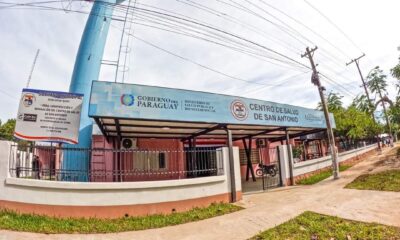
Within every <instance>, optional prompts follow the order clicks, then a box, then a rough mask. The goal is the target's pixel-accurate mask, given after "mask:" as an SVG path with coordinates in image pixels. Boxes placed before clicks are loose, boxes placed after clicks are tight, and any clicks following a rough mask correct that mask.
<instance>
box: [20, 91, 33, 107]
mask: <svg viewBox="0 0 400 240" xmlns="http://www.w3.org/2000/svg"><path fill="white" fill-rule="evenodd" d="M33 102H35V96H34V95H33V94H31V93H26V94H24V96H23V97H22V103H23V104H24V106H25V107H30V106H31V105H32V104H33Z"/></svg>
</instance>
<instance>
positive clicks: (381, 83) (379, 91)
mask: <svg viewBox="0 0 400 240" xmlns="http://www.w3.org/2000/svg"><path fill="white" fill-rule="evenodd" d="M386 78H387V76H386V75H385V74H384V73H383V71H382V70H381V69H380V68H379V66H377V67H375V68H373V69H372V70H371V71H370V73H369V74H368V76H367V85H368V88H369V89H370V90H371V92H372V93H374V94H375V95H378V97H379V100H378V102H381V104H382V107H383V113H384V115H385V119H386V126H387V128H388V131H389V133H390V134H392V130H391V126H390V121H389V115H388V112H387V109H386V105H385V101H383V100H384V98H385V97H386V95H385V96H384V95H383V94H384V93H386V92H387V91H386V88H387V86H388V84H387V82H386ZM386 98H387V97H386Z"/></svg>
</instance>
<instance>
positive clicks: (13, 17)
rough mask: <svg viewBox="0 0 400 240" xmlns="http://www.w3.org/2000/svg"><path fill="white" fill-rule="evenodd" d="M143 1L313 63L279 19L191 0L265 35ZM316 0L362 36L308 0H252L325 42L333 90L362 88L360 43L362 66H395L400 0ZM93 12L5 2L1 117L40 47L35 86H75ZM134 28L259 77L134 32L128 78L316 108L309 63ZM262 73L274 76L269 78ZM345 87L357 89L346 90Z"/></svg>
mask: <svg viewBox="0 0 400 240" xmlns="http://www.w3.org/2000/svg"><path fill="white" fill-rule="evenodd" d="M9 1H10V2H13V1H11V0H9ZM14 2H15V3H21V2H35V1H33V0H30V1H29V0H28V1H27V0H21V1H14ZM36 2H38V1H36ZM138 2H139V5H138V6H140V7H143V8H144V7H146V6H148V5H150V6H157V7H159V8H163V9H167V10H169V11H173V12H175V13H179V14H183V15H187V16H190V17H193V18H195V19H198V20H200V21H202V22H205V23H207V24H212V25H214V26H217V27H218V28H221V29H224V30H227V31H230V32H232V33H235V34H238V35H240V36H243V37H246V38H248V39H251V40H252V41H256V42H259V43H261V44H263V45H265V46H267V47H269V48H272V49H274V50H277V51H279V52H281V53H283V54H285V55H288V56H290V57H291V58H293V59H296V60H297V61H299V62H301V63H303V64H306V65H309V62H308V60H307V59H302V58H301V57H300V54H301V53H302V52H303V51H304V50H305V47H306V45H305V44H304V43H301V42H300V41H297V40H296V39H294V38H293V37H291V36H289V35H288V34H285V33H284V32H282V30H281V29H279V28H277V27H276V26H274V25H272V24H269V23H268V22H266V21H264V20H262V19H260V18H258V17H255V16H253V15H250V14H247V13H245V12H243V11H239V10H237V9H235V8H232V7H229V6H228V5H226V4H222V3H221V1H216V0H207V1H199V0H192V3H193V2H194V3H201V4H203V5H205V6H207V7H209V8H212V9H214V10H216V11H220V12H224V13H225V14H226V15H224V16H229V17H234V18H235V19H240V21H241V23H242V24H247V25H251V26H253V27H255V28H257V29H261V30H262V31H263V32H264V33H265V36H264V37H262V36H260V35H258V34H255V33H254V32H253V31H249V29H248V28H244V27H242V26H240V25H237V24H233V23H232V22H229V21H226V20H224V19H223V18H221V17H217V16H215V15H213V14H210V13H208V12H206V11H202V10H199V9H195V8H193V7H191V6H189V5H187V4H184V3H182V2H185V0H182V1H172V0H163V1H161V0H140V1H138ZM225 2H229V1H228V0H227V1H225ZM235 2H236V3H238V4H242V5H243V6H247V7H249V8H252V7H253V6H252V5H250V4H249V3H248V2H246V1H245V0H235ZM262 2H265V3H268V4H271V5H272V6H274V7H276V8H278V9H280V10H281V11H284V12H285V13H286V14H288V15H290V16H291V17H293V18H295V19H296V20H298V21H300V22H302V23H304V24H305V25H307V27H309V28H311V29H313V30H314V31H315V32H318V33H319V34H320V35H321V36H323V37H324V38H325V39H328V40H329V41H330V43H332V44H333V45H335V47H332V46H331V44H330V43H328V42H326V41H325V40H323V39H321V38H320V37H319V36H316V35H315V34H314V33H312V32H310V31H309V30H308V29H306V28H304V27H303V26H301V25H299V24H296V22H293V21H292V20H290V19H288V18H287V17H285V16H284V15H282V14H280V13H278V12H276V11H274V10H273V9H271V8H268V7H267V5H263V4H262ZM309 2H310V3H311V4H312V5H314V6H316V7H317V8H318V9H319V10H321V11H322V12H323V13H324V14H325V15H326V16H328V17H329V18H330V19H331V20H332V21H333V22H334V23H335V24H336V25H338V26H339V27H340V29H342V30H343V31H344V32H345V33H346V34H347V35H348V36H349V37H350V38H351V40H352V41H354V42H355V43H356V46H355V45H354V44H353V43H352V42H351V41H349V40H348V39H347V38H346V37H345V36H344V35H343V34H342V33H340V32H339V31H338V30H337V29H336V28H335V27H334V26H332V25H331V24H330V23H329V22H328V21H326V20H325V19H324V18H323V17H321V15H319V14H318V13H317V12H316V11H315V10H313V9H312V8H311V7H310V6H309V5H307V3H306V2H305V1H303V0H301V1H300V0H281V1H273V0H263V1H261V0H258V1H256V0H255V1H252V3H253V4H257V5H258V6H262V7H263V11H268V12H269V13H272V14H274V16H277V17H279V19H280V20H281V21H283V22H285V23H286V24H288V25H290V26H291V27H292V28H294V29H296V30H297V31H298V32H300V33H301V34H302V35H304V36H306V37H307V38H309V39H310V40H311V41H312V42H313V43H315V44H317V45H318V47H319V48H320V49H322V50H318V51H317V52H316V53H315V60H316V62H317V63H318V69H319V70H320V71H321V72H323V73H325V74H327V75H329V76H330V77H332V79H334V80H335V81H336V82H337V83H338V84H335V85H332V84H329V83H326V82H324V79H322V81H323V83H324V85H325V86H326V88H327V89H328V91H330V90H333V91H336V92H338V91H339V92H341V93H342V95H344V97H345V98H344V100H345V102H346V103H349V102H350V101H351V98H352V96H353V95H356V94H358V93H360V92H362V89H361V88H360V79H359V76H358V73H357V71H356V68H355V66H354V65H353V66H349V67H346V66H345V63H346V62H348V61H350V57H357V56H359V55H361V53H362V52H365V53H366V54H367V57H366V58H363V59H362V60H361V67H362V69H363V71H364V74H365V75H366V74H367V72H368V71H369V70H370V69H371V68H373V67H374V66H376V65H380V66H381V67H382V69H384V70H385V71H386V73H388V71H389V69H390V68H391V67H393V66H394V65H395V64H396V63H397V62H398V56H399V54H400V52H398V51H397V47H398V46H399V45H400V32H399V31H397V25H398V23H399V22H400V15H399V14H398V9H400V2H399V1H396V0H381V1H377V0H353V1H348V0H347V1H346V0H335V1H334V0H325V1H316V0H309ZM140 4H142V5H140ZM49 6H50V5H49ZM51 6H53V7H57V8H62V7H66V4H65V3H64V5H62V3H61V2H56V3H54V4H51ZM67 7H68V9H73V10H79V11H83V12H88V11H90V7H91V3H87V2H74V3H73V4H72V5H71V6H67ZM253 10H254V11H256V12H257V11H258V12H257V13H259V14H261V15H262V16H265V18H268V19H272V18H271V17H270V16H268V15H267V14H266V12H263V11H262V10H260V9H253ZM115 14H116V15H120V14H121V13H119V12H118V11H117V12H116V13H115ZM86 19H87V15H86V14H79V13H71V12H67V11H39V10H32V9H15V8H13V9H0V36H1V37H0V55H1V56H2V58H1V59H0V98H1V99H2V102H1V105H0V106H1V107H0V119H1V120H3V121H4V120H6V119H8V118H14V117H15V116H16V112H17V108H18V100H19V96H20V92H21V89H22V88H23V87H25V85H26V82H27V78H28V75H29V72H30V69H31V65H32V61H33V58H34V55H35V53H36V50H37V49H38V48H40V51H41V52H40V56H39V59H38V62H37V65H36V68H35V71H34V73H33V77H32V82H31V86H30V87H31V88H37V89H46V90H57V91H67V90H68V87H69V82H70V79H71V75H72V70H73V66H74V61H75V56H76V52H77V49H78V47H79V41H80V37H81V34H82V32H83V28H84V26H85V22H86ZM272 20H273V19H272ZM120 29H122V25H121V23H120V22H117V21H115V22H113V23H112V28H111V29H110V33H109V38H108V40H107V47H106V51H105V56H104V59H106V60H113V59H116V57H117V53H118V48H119V41H120V36H121V31H120ZM133 29H134V33H133V34H134V35H135V36H137V37H140V38H141V39H144V40H146V41H149V42H151V43H153V44H155V45H157V46H159V47H162V48H164V49H166V50H168V51H171V52H174V53H175V54H178V55H181V56H183V57H185V58H188V59H191V60H193V61H195V62H197V63H200V64H202V65H205V66H209V67H212V68H213V69H217V70H218V71H221V72H223V73H226V74H228V75H231V76H234V77H236V78H240V79H245V80H247V81H252V82H254V84H250V83H246V82H243V81H239V80H234V79H232V78H229V77H226V76H223V75H221V74H217V73H215V72H212V71H209V70H206V69H204V68H201V67H199V66H197V65H195V64H193V63H190V62H186V61H183V60H182V59H179V58H177V57H175V56H172V55H170V54H167V53H165V52H163V51H160V50H159V49H156V48H154V47H153V46H150V45H147V44H145V43H143V42H140V41H138V40H135V39H131V42H130V45H129V48H130V50H131V51H130V53H129V55H128V58H127V59H128V61H127V68H126V70H128V69H129V70H128V71H127V72H126V74H125V79H124V81H125V82H128V83H140V84H147V85H158V86H165V87H177V88H184V89H191V90H199V91H209V92H215V93H224V94H231V95H238V96H244V97H250V98H258V99H265V100H269V101H275V102H282V103H288V104H293V105H299V106H305V107H311V108H314V107H315V106H316V105H317V103H318V99H319V97H318V93H317V90H316V89H315V87H313V86H312V85H311V83H310V73H302V71H298V70H297V69H293V68H290V67H281V66H276V65H274V64H271V63H268V62H265V61H260V60H259V59H256V58H252V57H249V56H246V55H244V54H242V53H237V52H233V51H231V50H229V49H226V48H224V47H221V46H217V45H214V44H211V43H208V42H204V41H200V40H197V39H193V38H188V37H184V36H180V35H176V34H172V33H168V32H165V31H160V30H156V29H154V28H148V27H145V26H140V25H134V26H133ZM310 46H311V45H310ZM339 50H340V51H339ZM342 52H344V53H345V54H343V53H342ZM346 55H347V56H346ZM271 56H272V55H271ZM121 76H122V74H119V80H121ZM290 77H291V78H290ZM114 78H115V69H114V68H113V67H107V66H105V67H103V68H102V71H101V76H100V80H104V81H114ZM389 82H390V85H389V94H390V95H391V96H393V95H394V92H395V88H394V85H393V84H392V83H393V82H394V80H393V79H389ZM260 83H261V84H270V85H272V86H264V85H260ZM338 85H340V86H338ZM343 87H344V88H346V89H347V91H350V92H351V94H350V93H344V92H343V90H342V88H343Z"/></svg>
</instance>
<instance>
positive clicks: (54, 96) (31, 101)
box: [14, 89, 83, 144]
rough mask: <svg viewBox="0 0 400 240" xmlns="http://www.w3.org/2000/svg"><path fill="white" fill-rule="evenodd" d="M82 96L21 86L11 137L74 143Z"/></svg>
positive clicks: (76, 137) (77, 134) (76, 139)
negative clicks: (15, 121) (20, 95)
mask: <svg viewBox="0 0 400 240" xmlns="http://www.w3.org/2000/svg"><path fill="white" fill-rule="evenodd" d="M82 99H83V94H75V93H66V92H53V91H44V90H36V89H23V90H22V97H21V100H20V103H19V109H18V115H17V123H16V126H15V132H14V136H15V137H17V138H19V139H23V140H28V141H51V142H63V143H70V144H77V143H78V136H79V122H80V113H81V107H82Z"/></svg>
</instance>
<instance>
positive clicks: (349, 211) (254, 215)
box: [0, 149, 400, 240]
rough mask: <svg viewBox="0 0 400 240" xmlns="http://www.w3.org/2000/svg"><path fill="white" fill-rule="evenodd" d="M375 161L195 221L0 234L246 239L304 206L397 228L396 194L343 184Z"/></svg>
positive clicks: (3, 234)
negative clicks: (113, 230) (112, 230)
mask: <svg viewBox="0 0 400 240" xmlns="http://www.w3.org/2000/svg"><path fill="white" fill-rule="evenodd" d="M387 151H388V149H386V150H385V151H384V153H385V152H387ZM377 161H379V159H378V158H377V156H376V155H374V156H371V157H369V158H368V159H366V160H365V161H363V162H361V163H359V164H357V165H356V166H354V167H352V168H350V169H349V170H347V171H346V172H344V173H342V175H341V178H340V179H339V180H337V181H333V180H332V179H327V180H325V181H323V182H321V183H319V184H316V185H313V186H295V187H288V188H279V189H275V190H272V191H269V192H264V193H259V194H253V195H245V196H244V197H243V198H244V199H243V200H242V201H241V202H240V203H239V205H242V206H244V207H245V208H246V209H245V210H242V211H239V212H235V213H232V214H228V215H224V216H220V217H216V218H211V219H207V220H203V221H199V222H192V223H187V224H183V225H177V226H171V227H165V228H160V229H150V230H144V231H136V232H124V233H117V234H94V235H78V234H76V235H45V234H33V233H19V232H10V231H0V239H43V240H44V239H68V240H70V239H71V238H73V239H135V240H140V239H143V240H149V239H196V240H197V239H248V238H249V237H251V236H254V235H256V234H257V233H259V232H260V231H263V230H266V229H269V228H271V227H274V226H276V225H279V224H281V223H283V222H285V221H287V220H289V219H291V218H293V217H295V216H297V215H299V214H301V213H302V212H304V211H307V210H310V211H315V212H319V213H324V214H329V215H336V216H339V217H343V218H348V219H353V220H359V221H366V222H377V223H382V224H387V225H394V226H399V227H400V217H399V216H400V208H399V206H400V193H395V192H378V191H364V190H363V191H360V190H350V189H344V188H343V187H344V186H345V185H346V184H347V183H349V182H351V181H352V180H353V179H354V178H355V177H357V176H358V175H360V174H362V173H365V172H368V171H370V170H371V168H372V166H373V165H374V164H375V163H376V162H377Z"/></svg>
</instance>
